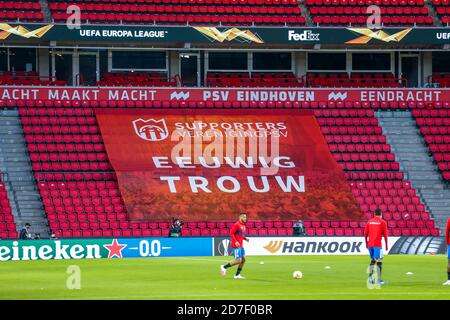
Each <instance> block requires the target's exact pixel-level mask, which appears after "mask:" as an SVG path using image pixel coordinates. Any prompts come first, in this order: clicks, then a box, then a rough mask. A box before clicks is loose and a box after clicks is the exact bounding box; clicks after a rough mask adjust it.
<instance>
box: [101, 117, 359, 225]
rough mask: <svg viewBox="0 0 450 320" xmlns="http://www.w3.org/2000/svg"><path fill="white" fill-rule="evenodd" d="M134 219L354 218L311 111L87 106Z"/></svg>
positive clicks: (345, 189)
mask: <svg viewBox="0 0 450 320" xmlns="http://www.w3.org/2000/svg"><path fill="white" fill-rule="evenodd" d="M96 116H97V119H98V122H99V124H100V129H101V132H102V136H103V140H104V142H105V145H106V150H107V153H108V157H109V159H110V161H111V164H112V166H113V167H114V169H115V171H116V173H117V177H118V181H119V186H120V190H121V193H122V196H123V199H124V201H125V204H126V207H127V209H128V212H129V214H130V219H131V220H134V221H148V220H164V219H170V218H171V217H178V218H181V219H184V220H187V221H189V220H190V221H196V220H202V221H203V220H210V221H220V220H230V219H235V218H236V215H237V213H239V212H247V213H248V214H249V215H250V218H251V219H252V220H268V219H269V220H293V219H299V218H302V219H304V220H358V219H360V218H362V214H361V212H360V210H359V207H358V205H357V203H356V201H355V199H354V196H353V194H352V192H351V190H350V187H349V186H348V184H347V182H346V180H345V176H344V173H343V172H342V170H341V168H340V167H339V166H338V164H337V163H336V162H335V160H334V158H333V157H332V155H331V153H330V151H329V149H328V146H327V144H326V142H325V139H324V137H323V136H322V134H321V131H320V128H319V125H318V123H317V121H316V119H315V117H314V115H313V113H312V112H310V111H296V112H294V111H277V110H252V111H245V110H233V111H231V110H227V111H225V110H220V111H219V110H148V109H135V110H129V109H114V110H111V109H96Z"/></svg>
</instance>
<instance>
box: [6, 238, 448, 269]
mask: <svg viewBox="0 0 450 320" xmlns="http://www.w3.org/2000/svg"><path fill="white" fill-rule="evenodd" d="M229 242H230V240H229V238H225V237H214V238H211V237H198V238H196V237H189V238H114V239H113V238H99V239H92V238H89V239H60V240H29V241H22V240H0V263H1V262H5V261H33V260H72V259H102V258H104V259H108V258H110V259H111V258H151V257H155V258H156V257H186V256H204V257H207V256H229V255H231V251H230V247H229V245H230V243H229ZM389 242H390V250H389V252H388V254H445V253H446V250H447V248H446V242H445V237H390V238H389ZM419 243H420V245H418V244H419ZM245 250H246V254H247V255H248V256H269V255H366V254H367V249H366V248H365V245H364V239H363V238H362V237H251V239H250V241H249V242H248V243H247V242H246V243H245Z"/></svg>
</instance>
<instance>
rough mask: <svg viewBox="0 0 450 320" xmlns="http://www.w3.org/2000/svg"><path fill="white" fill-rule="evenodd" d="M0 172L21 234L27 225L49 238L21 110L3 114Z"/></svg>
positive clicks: (0, 122) (0, 124) (3, 112)
mask: <svg viewBox="0 0 450 320" xmlns="http://www.w3.org/2000/svg"><path fill="white" fill-rule="evenodd" d="M0 137H1V138H0V171H1V172H2V173H3V175H4V176H5V178H4V182H5V184H6V189H7V191H8V197H9V200H10V204H11V209H12V213H13V215H14V220H15V222H16V225H17V228H18V231H19V230H20V228H22V227H23V225H24V224H25V223H26V222H29V223H30V224H31V228H32V233H39V234H40V235H41V237H42V238H48V237H49V228H48V222H47V218H46V216H45V214H44V210H43V207H42V201H41V198H40V195H39V192H38V191H37V185H36V182H35V179H34V176H33V173H32V171H31V164H30V157H29V155H28V149H27V147H26V144H25V138H24V133H23V129H22V124H21V121H20V117H19V112H18V111H17V110H4V111H1V112H0Z"/></svg>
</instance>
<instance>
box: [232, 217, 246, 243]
mask: <svg viewBox="0 0 450 320" xmlns="http://www.w3.org/2000/svg"><path fill="white" fill-rule="evenodd" d="M245 230H246V227H245V223H242V222H240V221H238V222H236V223H235V224H234V226H233V228H231V230H230V237H231V247H232V248H242V241H244V240H248V239H247V238H246V237H245ZM236 242H239V247H237V246H236Z"/></svg>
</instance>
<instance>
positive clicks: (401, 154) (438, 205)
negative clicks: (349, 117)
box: [375, 111, 450, 233]
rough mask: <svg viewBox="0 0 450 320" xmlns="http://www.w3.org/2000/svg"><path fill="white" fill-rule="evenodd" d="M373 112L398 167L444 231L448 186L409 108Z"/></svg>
mask: <svg viewBox="0 0 450 320" xmlns="http://www.w3.org/2000/svg"><path fill="white" fill-rule="evenodd" d="M375 116H376V117H377V118H378V120H379V122H380V125H381V127H382V128H383V133H384V135H385V136H386V137H387V141H388V143H389V144H390V145H391V147H392V149H393V151H394V154H395V157H396V160H397V161H398V162H399V163H400V170H402V171H403V172H404V173H405V174H406V178H407V179H408V180H409V181H411V185H412V186H413V187H414V188H416V190H417V192H418V194H419V195H420V197H421V199H422V201H423V203H424V204H425V205H426V207H427V209H428V210H429V212H431V213H432V215H433V216H434V219H435V222H436V226H437V227H439V228H440V230H441V231H442V233H444V231H445V225H446V222H447V218H448V215H449V213H450V211H449V210H450V209H449V208H450V190H449V189H446V188H445V185H444V184H443V181H442V177H441V175H440V173H439V171H438V168H437V166H436V164H435V163H434V162H433V157H432V156H430V154H429V150H428V148H427V146H426V145H425V141H424V138H423V137H422V135H421V134H420V130H419V129H418V127H417V124H416V121H415V120H414V118H413V117H412V114H411V112H409V111H401V112H396V111H393V112H391V111H383V112H376V113H375Z"/></svg>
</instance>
